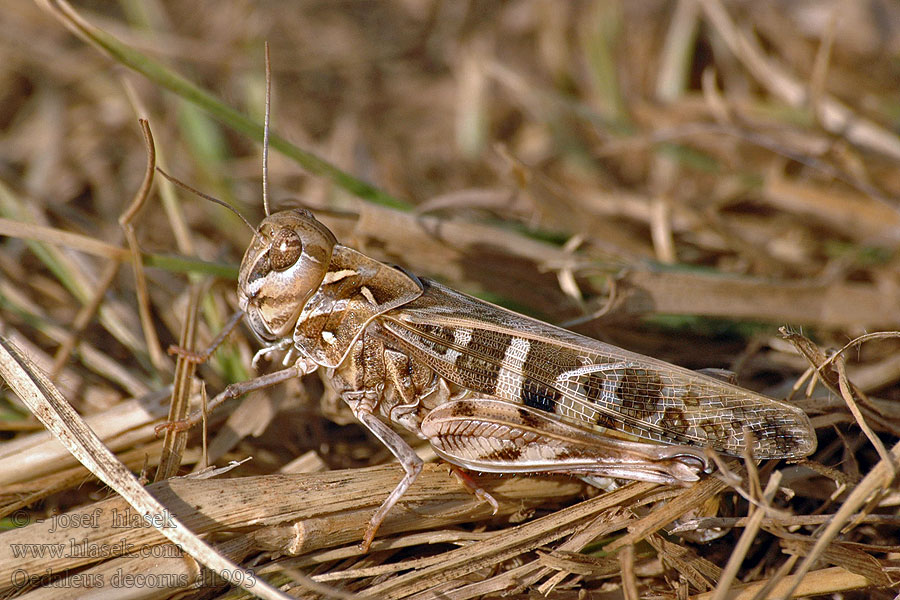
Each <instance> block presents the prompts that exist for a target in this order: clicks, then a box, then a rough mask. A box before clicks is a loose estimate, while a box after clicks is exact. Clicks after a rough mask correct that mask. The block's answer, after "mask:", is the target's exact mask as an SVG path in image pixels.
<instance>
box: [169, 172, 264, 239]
mask: <svg viewBox="0 0 900 600" xmlns="http://www.w3.org/2000/svg"><path fill="white" fill-rule="evenodd" d="M156 170H157V171H159V173H160V175H162V176H163V177H165V178H166V179H168V180H169V181H171V182H172V183H174V184H175V185H177V186H179V187H182V188H184V189H186V190H187V191H189V192H191V193H193V194H196V195H198V196H200V197H201V198H203V199H204V200H209V201H210V202H215V203H216V204H219V205H221V206H224V207H225V208H227V209H228V210H230V211H231V212H233V213H234V214H236V215H237V216H238V217H240V219H241V221H243V222H244V225H246V226H247V227H249V228H250V231H252V232H253V235H254V236H255V235H257V233H256V228H254V227H253V225H251V224H250V221H248V220H247V219H246V218H244V215H242V214H241V213H240V212H238V209H236V208H235V207H233V206H232V205H230V204H228V203H227V202H225V201H224V200H219V199H218V198H214V197H213V196H210V195H209V194H204V193H203V192H201V191H200V190H198V189H195V188H192V187H191V186H189V185H188V184H186V183H185V182H183V181H181V180H179V179H177V178H175V177H172V176H171V175H169V174H168V173H166V172H165V171H163V170H162V169H160V168H159V167H156Z"/></svg>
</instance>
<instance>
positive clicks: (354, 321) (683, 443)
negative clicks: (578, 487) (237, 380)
mask: <svg viewBox="0 0 900 600" xmlns="http://www.w3.org/2000/svg"><path fill="white" fill-rule="evenodd" d="M238 299H239V303H240V306H241V309H242V310H243V311H244V312H245V313H246V314H247V317H248V322H249V323H250V326H251V328H252V329H253V331H254V332H256V334H257V335H258V336H259V337H260V339H261V340H263V341H264V342H265V343H267V344H269V346H268V347H267V348H266V349H264V350H263V352H268V351H270V350H275V349H280V350H285V349H287V350H290V351H291V352H294V353H295V355H296V356H297V358H296V360H295V362H294V364H293V365H292V366H291V367H289V368H288V369H286V371H288V370H289V371H290V373H291V374H302V373H309V372H311V371H313V370H315V369H316V368H318V367H325V368H326V369H328V371H327V372H328V376H329V379H330V382H331V384H332V385H333V386H334V388H335V390H336V391H337V392H338V393H339V394H340V395H341V397H342V398H343V399H344V400H345V401H346V402H347V404H348V405H349V406H350V408H351V409H352V410H353V413H354V414H355V415H356V417H357V418H358V419H359V420H360V422H361V423H362V424H363V425H365V426H366V427H367V428H368V429H369V430H370V431H371V432H372V433H373V434H374V435H376V436H377V437H378V438H379V439H380V440H381V441H382V442H383V443H384V444H385V445H386V446H387V447H388V448H389V449H390V450H391V452H392V453H393V454H394V455H395V456H396V457H397V458H398V460H399V461H400V463H401V465H402V466H403V468H404V470H405V471H406V476H405V477H404V478H403V480H402V481H401V482H400V484H399V485H398V486H397V488H396V489H395V490H394V491H393V492H392V493H391V495H390V496H389V497H388V499H387V500H385V502H384V503H383V504H382V506H381V507H380V508H379V509H378V511H377V512H376V514H375V515H374V516H373V518H372V520H371V522H370V525H369V529H368V531H367V532H366V535H365V538H364V540H363V544H364V546H365V547H368V545H369V544H370V543H371V541H372V539H373V538H374V535H375V532H376V530H377V528H378V525H379V524H380V523H381V521H382V520H383V519H384V517H385V515H386V514H387V512H388V511H389V510H390V508H391V507H392V506H393V505H394V504H395V503H396V502H397V501H398V500H399V498H400V497H401V496H402V495H403V493H404V492H405V491H406V489H407V488H408V487H409V485H411V484H412V482H413V481H414V480H415V478H416V476H417V475H418V473H419V471H420V470H421V461H420V459H419V458H418V457H417V456H416V454H415V453H414V452H413V450H412V449H411V448H410V447H409V445H408V444H407V443H406V442H405V441H404V440H403V438H402V437H401V436H400V435H399V434H398V433H397V432H396V431H395V430H394V429H393V426H401V427H403V428H405V429H407V430H409V431H411V432H413V433H415V434H416V435H418V436H420V437H421V438H423V439H426V440H428V441H429V442H430V443H431V445H432V446H433V447H434V449H435V451H436V452H437V453H438V454H439V455H440V456H442V457H443V458H445V459H446V460H448V461H449V462H451V463H453V464H456V465H458V466H461V467H465V468H471V469H475V470H478V471H488V472H559V473H569V474H573V475H583V476H602V477H618V478H626V479H637V480H643V481H651V482H659V483H685V482H690V481H695V480H697V479H698V478H699V476H700V474H701V473H702V472H704V471H706V470H707V469H708V465H707V460H706V457H705V455H704V451H703V448H711V449H713V450H717V451H721V452H725V453H728V454H733V455H737V454H740V453H741V452H742V451H743V449H744V447H745V445H746V444H747V436H746V433H747V432H749V433H750V434H751V435H752V440H753V444H752V447H751V450H752V452H753V453H754V455H755V456H756V457H757V458H761V459H762V458H800V457H803V456H806V455H808V454H810V453H812V452H813V450H814V449H815V445H816V439H815V434H814V432H813V429H812V427H811V425H810V422H809V419H808V418H807V417H806V415H805V414H804V413H803V412H802V411H801V410H799V409H797V408H796V407H793V406H791V405H789V404H786V403H783V402H779V401H776V400H773V399H771V398H767V397H765V396H761V395H759V394H756V393H755V392H751V391H749V390H745V389H743V388H740V387H738V386H735V385H732V384H730V383H727V382H725V381H722V380H720V379H716V378H713V377H710V376H708V375H703V374H700V373H697V372H694V371H690V370H687V369H683V368H681V367H677V366H675V365H671V364H668V363H665V362H662V361H659V360H656V359H653V358H649V357H646V356H642V355H639V354H635V353H633V352H628V351H626V350H623V349H621V348H618V347H615V346H612V345H609V344H604V343H602V342H599V341H597V340H594V339H591V338H587V337H584V336H581V335H578V334H575V333H572V332H570V331H566V330H564V329H560V328H558V327H554V326H552V325H548V324H547V323H544V322H542V321H538V320H535V319H531V318H528V317H525V316H523V315H520V314H517V313H514V312H511V311H508V310H505V309H503V308H500V307H498V306H494V305H492V304H489V303H487V302H483V301H481V300H478V299H476V298H472V297H470V296H467V295H465V294H461V293H459V292H457V291H455V290H452V289H449V288H447V287H444V286H442V285H440V284H437V283H435V282H433V281H429V280H426V279H418V278H416V277H414V276H412V275H409V274H408V273H406V272H404V271H402V270H400V269H398V268H394V267H390V266H387V265H385V264H383V263H380V262H378V261H376V260H374V259H372V258H370V257H368V256H365V255H364V254H361V253H359V252H357V251H355V250H353V249H351V248H347V247H345V246H342V245H340V244H338V243H337V242H336V240H335V238H334V236H333V235H332V233H331V232H330V231H329V230H328V229H327V228H326V227H325V226H324V225H322V224H321V223H319V222H318V221H317V220H316V219H315V218H314V217H313V216H312V215H311V214H310V213H309V212H307V211H304V210H290V211H283V212H279V213H276V214H273V215H271V216H269V217H267V218H266V219H265V220H264V221H263V222H262V224H261V225H260V226H259V228H258V229H257V235H256V237H255V238H254V240H253V242H252V243H251V245H250V247H249V248H248V250H247V252H246V254H245V255H244V260H243V262H242V264H241V272H240V278H239V284H238ZM276 379H277V378H276ZM272 380H273V379H272V378H271V377H270V379H269V380H267V381H272ZM249 387H252V385H245V386H243V387H241V388H240V390H233V391H232V392H231V393H232V395H233V394H234V393H235V391H245V390H246V389H248V388H249ZM637 440H646V441H637ZM647 442H656V443H647Z"/></svg>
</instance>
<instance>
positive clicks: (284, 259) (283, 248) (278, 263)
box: [269, 229, 303, 271]
mask: <svg viewBox="0 0 900 600" xmlns="http://www.w3.org/2000/svg"><path fill="white" fill-rule="evenodd" d="M302 254H303V242H301V241H300V236H298V235H297V234H296V233H295V232H294V231H293V230H290V229H282V230H281V231H279V232H278V233H276V234H275V236H274V239H273V240H272V247H271V248H269V264H270V265H271V267H272V268H273V269H275V270H276V271H284V270H285V269H287V268H289V267H292V266H294V265H295V264H296V263H297V261H298V260H299V259H300V256H301V255H302Z"/></svg>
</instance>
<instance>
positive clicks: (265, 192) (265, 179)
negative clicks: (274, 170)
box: [262, 42, 272, 217]
mask: <svg viewBox="0 0 900 600" xmlns="http://www.w3.org/2000/svg"><path fill="white" fill-rule="evenodd" d="M271 99H272V67H271V65H270V64H269V42H266V118H265V124H264V125H263V155H262V163H263V164H262V197H263V210H264V211H265V212H266V216H267V217H268V216H269V112H270V102H271Z"/></svg>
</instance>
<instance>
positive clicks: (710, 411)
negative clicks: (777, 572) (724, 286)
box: [382, 281, 815, 458]
mask: <svg viewBox="0 0 900 600" xmlns="http://www.w3.org/2000/svg"><path fill="white" fill-rule="evenodd" d="M382 324H383V325H384V327H385V329H386V330H387V331H388V332H390V333H391V334H392V335H393V336H395V338H396V339H397V340H398V341H399V342H400V343H401V345H402V346H403V347H404V350H405V351H407V352H409V353H410V355H412V356H414V357H415V358H416V359H418V360H421V361H422V362H424V363H425V364H426V365H428V366H429V367H430V368H431V369H433V370H434V371H435V372H436V373H438V374H439V375H440V376H441V377H444V378H445V379H447V380H448V381H452V382H453V383H456V384H457V385H460V386H463V387H465V388H467V389H469V390H472V391H474V392H478V393H482V394H490V395H492V396H495V397H498V398H501V399H504V400H510V401H515V402H521V403H523V404H525V405H527V406H529V407H532V408H536V409H538V410H541V411H544V412H547V413H552V414H554V415H556V416H557V417H558V418H560V419H563V420H565V421H566V422H568V423H571V424H573V425H577V426H580V427H585V428H588V429H592V430H597V429H604V428H605V429H613V430H616V431H622V432H625V433H628V434H630V435H633V436H635V437H638V438H641V439H645V440H651V441H657V442H666V443H678V444H691V445H696V446H705V447H710V448H713V449H715V450H719V451H722V452H726V453H729V454H736V455H739V454H740V453H741V452H742V450H743V447H744V438H745V436H744V429H745V428H746V429H748V430H749V431H751V432H752V434H753V437H754V439H755V443H754V447H753V450H754V452H755V454H756V456H757V457H758V458H792V457H801V456H806V455H807V454H809V453H810V452H812V450H813V449H814V447H815V438H814V436H813V434H812V428H811V426H810V424H809V420H808V418H807V417H806V415H805V414H804V413H803V412H802V411H801V410H799V409H797V408H796V407H793V406H791V405H788V404H785V403H782V402H778V401H776V400H772V399H770V398H766V397H764V396H760V395H759V394H756V393H754V392H752V391H749V390H745V389H743V388H740V387H737V386H734V385H731V384H729V383H726V382H723V381H721V380H719V379H715V378H712V377H709V376H706V375H702V374H699V373H696V372H694V371H689V370H687V369H684V368H681V367H677V366H675V365H670V364H668V363H665V362H662V361H658V360H655V359H652V358H649V357H645V356H642V355H639V354H636V353H632V352H628V351H626V350H622V349H621V348H617V347H615V346H610V345H608V344H603V343H602V342H599V341H597V340H594V339H591V338H587V337H584V336H580V335H578V334H575V333H572V332H570V331H566V330H563V329H559V328H556V327H553V326H552V325H548V324H546V323H543V322H540V321H536V320H534V319H530V318H528V317H525V316H522V315H518V314H516V313H512V312H510V311H507V310H505V309H502V308H500V307H496V306H494V305H491V304H488V303H486V302H482V301H480V300H477V299H475V298H471V297H469V296H465V295H464V294H461V293H459V292H456V291H454V290H450V289H449V288H444V287H443V286H439V285H437V284H435V283H433V282H430V281H427V282H426V289H425V293H424V294H423V295H422V296H421V297H420V298H419V299H417V300H415V301H413V302H411V303H409V304H407V305H405V306H403V307H400V308H398V309H395V310H393V311H390V312H388V313H386V314H385V315H384V316H383V317H382ZM461 330H462V331H464V333H461Z"/></svg>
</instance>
